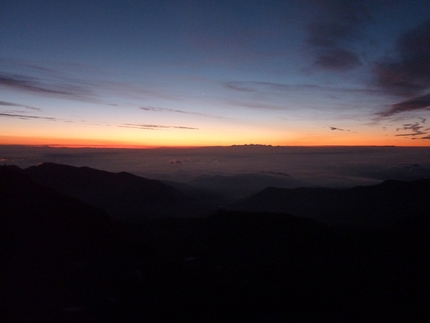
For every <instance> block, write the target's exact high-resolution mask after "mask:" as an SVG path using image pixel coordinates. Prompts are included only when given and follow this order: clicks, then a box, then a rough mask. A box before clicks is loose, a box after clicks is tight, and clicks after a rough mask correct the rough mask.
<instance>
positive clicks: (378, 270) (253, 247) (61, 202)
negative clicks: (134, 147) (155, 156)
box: [0, 166, 430, 322]
mask: <svg viewBox="0 0 430 323" xmlns="http://www.w3.org/2000/svg"><path fill="white" fill-rule="evenodd" d="M56 169H57V170H58V172H59V173H61V172H62V170H63V169H65V170H66V172H69V168H68V167H64V168H63V167H58V168H56ZM73 171H75V170H73ZM92 171H93V170H90V172H92ZM96 173H97V172H96ZM104 175H105V174H104V172H102V174H101V177H102V178H105V177H104ZM109 176H112V174H111V173H110V174H109V175H108V177H109ZM127 176H128V175H127ZM127 176H126V177H127ZM58 177H60V178H65V177H61V175H60V174H58ZM120 177H121V176H120ZM93 179H94V177H93ZM94 180H95V179H94ZM75 189H76V188H75ZM318 190H321V192H318V194H320V195H318V194H316V193H315V192H316V191H318ZM318 190H315V189H309V190H305V192H306V194H303V189H301V190H298V191H299V192H301V193H302V194H303V196H308V193H309V194H310V193H313V194H315V196H314V197H318V199H320V200H322V201H324V199H327V198H328V197H333V196H334V199H333V200H332V201H337V200H336V199H338V200H342V201H343V203H345V204H344V206H343V207H344V208H343V209H342V210H344V212H346V213H343V216H344V217H346V218H347V219H354V221H350V222H349V223H350V225H348V226H338V225H335V226H332V225H328V224H324V223H321V222H319V221H317V220H315V219H310V218H304V217H298V216H294V215H289V214H285V213H268V212H255V211H253V212H250V211H226V210H219V211H218V212H216V213H213V214H212V215H210V216H208V217H199V218H196V217H187V216H183V217H160V218H147V219H143V220H142V221H140V222H135V223H130V222H127V221H123V220H120V219H113V218H111V217H110V216H109V215H107V214H106V212H105V211H103V210H102V209H101V208H98V207H95V206H92V205H88V204H85V203H84V202H82V201H81V200H80V199H78V198H76V197H70V196H66V195H64V194H61V193H59V192H58V191H57V190H54V189H53V188H50V187H45V186H43V185H41V184H40V183H38V182H36V181H35V180H34V179H33V177H31V176H30V175H29V174H28V173H27V170H22V169H20V168H18V167H15V166H2V167H0V257H1V259H2V262H1V263H0V274H1V275H0V297H1V299H2V300H4V301H2V302H1V304H0V319H1V321H4V322H119V321H125V322H177V321H187V322H297V321H298V322H321V321H322V322H344V321H347V322H350V321H353V322H369V321H370V322H381V321H400V322H406V321H408V322H428V321H429V319H430V311H429V310H428V306H426V305H427V304H428V303H429V301H430V292H429V291H430V288H429V286H430V278H429V275H428V272H429V271H430V262H429V261H428V259H429V256H430V236H429V234H428V232H430V216H429V211H428V209H425V208H424V207H423V205H425V204H424V202H423V201H424V199H425V198H426V197H428V194H429V190H428V182H427V180H422V181H415V182H409V183H406V182H397V181H387V182H384V183H382V184H380V185H376V186H371V187H359V188H354V189H348V190H326V189H318ZM292 191H295V190H292ZM263 192H265V194H268V193H270V192H272V193H273V194H271V195H272V198H273V201H276V200H277V198H279V197H281V198H283V196H284V194H285V192H284V191H283V190H279V189H273V188H271V189H268V190H265V191H263ZM275 192H280V193H282V194H279V196H276V195H275ZM345 192H347V193H345ZM369 192H371V193H372V194H374V195H376V196H374V199H373V200H370V201H368V203H369V204H367V206H369V205H370V202H372V203H376V202H377V201H378V199H379V200H380V201H382V203H381V205H382V206H381V209H379V210H380V212H381V213H378V214H383V215H382V217H389V214H388V211H393V210H394V207H400V208H401V211H399V212H398V213H396V217H400V218H399V219H398V220H395V219H394V218H395V217H394V216H391V217H389V219H388V218H384V221H379V222H378V226H373V227H371V226H364V225H361V224H362V223H374V222H371V221H370V222H366V221H367V218H366V216H368V215H365V216H364V219H365V221H364V220H363V221H361V222H360V221H357V222H355V220H356V216H357V214H359V217H360V219H361V218H363V217H362V215H361V212H358V213H353V215H350V214H348V213H347V212H353V211H351V210H354V208H358V209H360V208H362V206H360V203H363V200H366V199H370V198H371V194H370V193H369ZM342 194H343V195H342ZM354 194H355V199H353V196H354ZM257 196H258V194H257ZM339 196H340V197H341V198H342V199H341V198H340V197H339ZM323 198H324V199H323ZM318 199H317V200H318ZM396 200H401V201H400V202H399V201H396ZM266 201H267V200H266ZM296 201H297V202H300V203H303V202H302V201H301V200H299V199H297V200H296ZM309 201H311V202H309V203H312V199H310V200H309ZM328 201H329V200H325V201H324V202H325V203H328ZM348 202H349V203H358V204H351V205H349V206H348V207H347V205H346V203H348ZM166 203H167V202H166ZM314 203H316V202H314ZM390 203H392V204H393V205H390ZM396 203H397V204H396ZM322 205H323V204H322ZM314 206H315V205H314ZM317 206H318V205H317ZM390 207H391V208H390ZM412 207H415V208H412ZM306 210H313V209H312V208H310V207H309V209H306ZM362 210H363V212H365V209H363V208H362ZM387 210H388V211H387ZM308 214H309V213H308ZM369 214H372V213H369ZM375 214H376V213H375ZM401 215H403V217H401ZM337 216H338V215H337V214H336V217H337ZM315 217H316V216H315ZM126 218H127V217H126V216H124V217H123V219H126ZM329 219H331V218H329ZM333 222H336V221H333ZM337 223H340V222H339V221H338V222H337ZM354 223H358V224H360V225H355V224H354Z"/></svg>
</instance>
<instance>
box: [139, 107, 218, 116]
mask: <svg viewBox="0 0 430 323" xmlns="http://www.w3.org/2000/svg"><path fill="white" fill-rule="evenodd" d="M139 109H141V110H143V111H152V112H173V113H180V114H190V115H195V116H201V117H210V118H217V119H226V118H225V117H221V116H215V115H211V114H206V113H200V112H191V111H185V110H178V109H169V108H160V107H152V106H146V107H140V108H139Z"/></svg>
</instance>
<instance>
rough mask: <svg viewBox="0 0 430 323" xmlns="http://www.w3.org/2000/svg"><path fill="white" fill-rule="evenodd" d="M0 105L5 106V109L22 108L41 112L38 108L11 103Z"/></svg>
mask: <svg viewBox="0 0 430 323" xmlns="http://www.w3.org/2000/svg"><path fill="white" fill-rule="evenodd" d="M0 105H2V106H6V107H22V108H26V109H29V110H35V111H41V109H40V108H36V107H32V106H28V105H22V104H18V103H13V102H6V101H0Z"/></svg>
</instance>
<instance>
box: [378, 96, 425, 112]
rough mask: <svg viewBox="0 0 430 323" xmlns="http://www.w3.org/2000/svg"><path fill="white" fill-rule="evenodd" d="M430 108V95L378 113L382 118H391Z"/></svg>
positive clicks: (400, 103)
mask: <svg viewBox="0 0 430 323" xmlns="http://www.w3.org/2000/svg"><path fill="white" fill-rule="evenodd" d="M429 107H430V93H427V94H424V95H421V96H417V97H414V98H412V99H408V100H405V101H402V102H399V103H396V104H393V105H392V106H391V107H390V108H389V109H388V110H386V111H383V112H380V113H378V115H379V116H381V117H390V116H392V115H394V114H397V113H400V112H406V111H414V110H423V109H427V108H429Z"/></svg>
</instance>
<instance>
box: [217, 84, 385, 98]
mask: <svg viewBox="0 0 430 323" xmlns="http://www.w3.org/2000/svg"><path fill="white" fill-rule="evenodd" d="M222 85H223V86H224V87H225V88H227V89H230V90H233V91H238V92H250V93H256V92H263V91H276V92H291V91H295V92H296V91H322V92H335V93H339V92H341V93H357V94H369V95H377V94H381V92H382V91H381V90H378V89H367V88H342V87H334V86H322V85H316V84H285V83H275V82H260V81H229V82H224V83H222Z"/></svg>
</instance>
